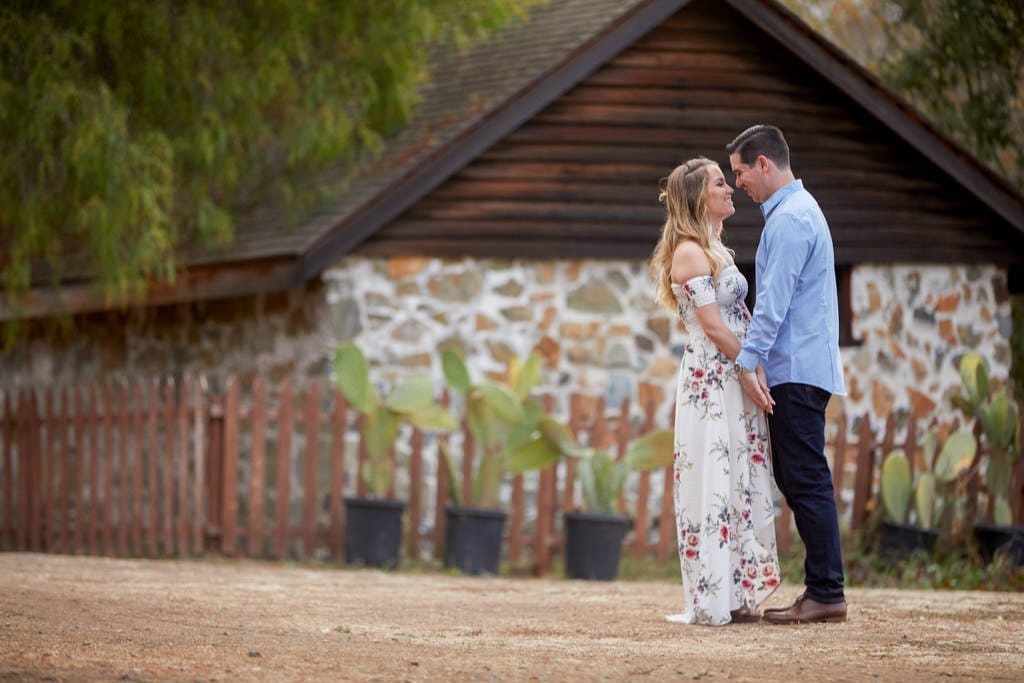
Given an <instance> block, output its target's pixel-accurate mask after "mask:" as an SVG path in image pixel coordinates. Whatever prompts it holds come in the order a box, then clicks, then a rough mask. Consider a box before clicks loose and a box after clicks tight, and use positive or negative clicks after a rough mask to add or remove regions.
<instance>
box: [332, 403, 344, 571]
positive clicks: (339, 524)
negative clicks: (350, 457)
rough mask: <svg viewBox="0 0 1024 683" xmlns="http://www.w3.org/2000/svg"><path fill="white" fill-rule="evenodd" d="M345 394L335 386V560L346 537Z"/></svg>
mask: <svg viewBox="0 0 1024 683" xmlns="http://www.w3.org/2000/svg"><path fill="white" fill-rule="evenodd" d="M346 408H347V406H346V404H345V396H344V395H343V394H342V393H341V389H340V388H338V387H337V386H336V387H334V413H333V414H332V415H331V496H330V500H331V504H330V505H331V512H330V514H331V531H330V540H329V543H328V545H330V547H331V555H332V556H333V557H334V559H335V560H341V558H342V557H343V555H344V549H345V544H344V539H345V505H344V498H345V427H346V420H347V414H346V413H347V411H346Z"/></svg>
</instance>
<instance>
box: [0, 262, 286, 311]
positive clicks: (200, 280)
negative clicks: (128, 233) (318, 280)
mask: <svg viewBox="0 0 1024 683" xmlns="http://www.w3.org/2000/svg"><path fill="white" fill-rule="evenodd" d="M294 263H295V262H294V260H293V259H292V258H287V259H279V260H266V261H258V262H250V263H235V264H225V265H223V266H217V267H203V268H192V269H189V270H186V271H183V272H180V273H178V275H177V276H176V277H175V279H174V281H173V282H168V281H156V280H154V281H152V282H150V283H149V284H148V285H147V287H146V292H145V293H144V294H143V295H142V296H141V297H138V298H136V299H130V300H128V301H125V302H116V301H109V300H108V299H107V298H106V297H105V296H104V295H103V293H102V292H101V291H99V289H98V288H97V287H96V285H94V284H91V283H80V282H79V283H69V284H67V285H64V286H61V287H59V288H51V287H46V288H42V287H40V288H36V289H32V290H30V291H29V292H28V294H27V295H26V297H25V300H24V301H21V302H17V303H12V302H10V300H9V299H8V297H6V296H3V295H0V320H12V319H19V318H20V319H25V318H40V317H44V316H50V315H79V314H83V313H93V312H96V311H103V310H109V309H112V308H128V307H139V306H161V305H166V304H176V303H183V302H188V301H199V300H203V301H208V300H210V299H225V298H231V297H239V296H250V295H255V294H261V293H264V292H273V291H278V290H281V289H287V288H288V286H289V282H290V280H289V276H290V274H291V272H292V270H293V268H294Z"/></svg>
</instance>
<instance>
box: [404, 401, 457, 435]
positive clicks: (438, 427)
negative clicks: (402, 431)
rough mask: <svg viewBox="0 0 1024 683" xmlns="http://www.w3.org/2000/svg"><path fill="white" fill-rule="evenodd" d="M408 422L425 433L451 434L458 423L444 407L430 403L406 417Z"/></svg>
mask: <svg viewBox="0 0 1024 683" xmlns="http://www.w3.org/2000/svg"><path fill="white" fill-rule="evenodd" d="M408 418H409V422H411V423H412V424H414V425H415V426H416V427H419V428H420V429H422V430H424V431H427V432H453V431H455V430H456V429H458V428H459V421H458V420H456V419H455V416H454V415H452V414H451V413H450V412H448V411H447V410H445V408H444V406H441V405H439V404H437V403H432V404H430V405H428V406H426V407H424V408H420V409H419V410H417V411H416V412H413V413H410V414H409V415H408Z"/></svg>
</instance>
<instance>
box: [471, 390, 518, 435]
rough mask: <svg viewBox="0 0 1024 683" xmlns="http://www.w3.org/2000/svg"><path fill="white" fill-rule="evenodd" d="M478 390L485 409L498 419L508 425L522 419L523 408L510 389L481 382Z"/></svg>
mask: <svg viewBox="0 0 1024 683" xmlns="http://www.w3.org/2000/svg"><path fill="white" fill-rule="evenodd" d="M478 389H479V390H480V396H481V398H483V400H484V402H485V403H486V404H487V407H488V408H490V409H491V410H493V411H494V413H495V414H496V415H497V416H498V417H499V418H500V419H502V420H503V421H505V422H507V423H509V424H511V423H514V422H518V421H520V420H522V419H523V406H522V404H521V403H520V401H519V397H518V396H516V395H515V394H514V393H513V392H512V390H511V389H509V388H508V387H506V386H504V385H501V384H498V383H496V382H491V381H484V382H482V383H481V384H480V386H479V387H478Z"/></svg>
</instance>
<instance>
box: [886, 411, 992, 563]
mask: <svg viewBox="0 0 1024 683" xmlns="http://www.w3.org/2000/svg"><path fill="white" fill-rule="evenodd" d="M938 440H939V436H938V430H934V429H933V430H931V431H929V432H928V434H927V435H926V436H925V439H924V443H923V444H922V456H923V457H922V463H921V468H920V469H919V470H918V472H917V475H916V477H915V478H912V476H911V467H910V461H909V460H908V459H907V456H906V455H905V454H904V452H903V451H902V450H894V451H893V452H891V453H889V455H887V456H886V457H885V460H884V461H883V462H882V477H881V480H882V481H881V494H882V506H883V511H884V513H885V516H884V518H883V520H882V525H881V531H880V534H879V543H878V545H879V548H878V550H879V554H881V555H882V557H884V558H885V559H887V560H889V561H896V560H900V559H902V558H904V557H906V556H907V555H910V554H911V553H913V552H915V551H921V550H923V551H925V552H928V553H930V552H932V551H933V550H934V548H935V542H936V540H938V538H939V534H940V530H939V527H943V526H945V527H947V528H951V527H952V526H953V520H954V518H955V517H956V515H957V513H958V508H959V506H960V497H959V496H958V495H957V487H958V484H957V481H958V478H960V477H961V475H962V474H963V473H965V472H966V471H967V470H968V468H969V467H970V464H971V462H972V461H973V460H974V454H975V448H976V445H975V443H974V437H973V436H972V435H971V433H970V432H969V431H967V430H963V429H961V430H959V431H957V432H955V433H953V434H952V435H950V436H949V438H947V439H946V441H945V443H944V444H943V446H942V451H941V452H940V453H939V454H938V457H937V458H936V450H937V447H938ZM939 500H941V501H942V508H941V509H942V511H941V513H939V514H936V506H937V501H939ZM911 503H913V505H911ZM911 511H913V513H914V514H913V520H912V521H911ZM940 518H941V519H942V522H943V523H938V524H937V522H939V519H940Z"/></svg>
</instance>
